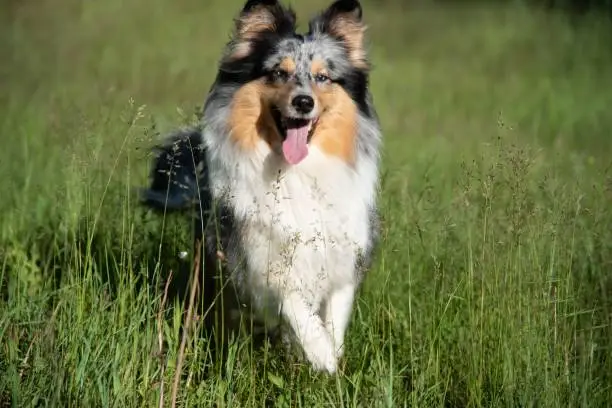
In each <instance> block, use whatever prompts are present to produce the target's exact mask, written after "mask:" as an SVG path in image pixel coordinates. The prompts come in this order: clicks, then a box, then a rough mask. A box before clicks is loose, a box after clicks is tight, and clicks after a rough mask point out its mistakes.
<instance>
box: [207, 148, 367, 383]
mask: <svg viewBox="0 0 612 408" xmlns="http://www.w3.org/2000/svg"><path fill="white" fill-rule="evenodd" d="M262 143H263V142H262ZM217 146H218V145H217ZM236 154H237V153H236V152H235V150H233V149H227V150H226V149H219V150H217V151H213V152H211V155H210V161H209V167H210V168H209V171H210V172H211V173H210V175H211V177H210V179H211V184H212V187H213V194H214V195H215V196H217V197H221V196H223V197H224V199H225V200H226V202H227V203H228V204H229V207H230V209H231V211H232V214H233V216H234V218H235V220H236V225H237V226H239V228H240V229H241V231H240V233H239V235H240V240H241V246H242V248H243V252H244V254H245V256H246V259H245V260H244V261H245V265H246V268H244V270H239V271H236V272H235V273H236V274H238V276H237V279H236V281H237V283H238V284H239V285H240V286H241V287H239V288H238V289H239V290H240V291H241V292H246V294H247V295H248V297H249V299H250V302H251V306H252V307H253V308H254V310H255V311H256V312H258V313H260V314H265V315H266V319H268V320H269V322H270V323H272V324H275V320H276V319H275V317H278V316H282V317H284V318H285V319H286V320H289V323H290V326H291V327H292V328H293V330H294V332H295V331H299V330H303V331H307V332H308V334H301V335H300V334H298V333H296V335H297V337H298V340H299V341H300V343H301V344H302V346H303V347H304V350H305V352H306V354H307V356H308V357H309V359H310V360H311V362H313V364H314V365H315V366H318V367H319V368H324V369H327V370H328V371H334V370H335V364H336V358H337V357H338V356H339V355H340V354H341V353H342V342H343V336H344V330H345V329H346V325H347V323H348V319H349V316H350V312H351V309H352V302H353V296H354V292H355V288H356V286H357V285H358V282H357V279H358V277H357V272H356V270H357V269H356V264H357V262H358V257H359V256H360V255H361V253H362V251H363V250H364V248H365V247H366V245H367V243H368V240H369V239H370V237H369V234H370V229H369V216H368V211H369V206H370V205H371V204H372V201H373V196H374V183H373V181H374V179H375V176H370V175H364V174H360V172H359V171H358V170H356V169H355V168H353V167H352V166H350V165H349V164H347V163H345V162H343V161H341V160H339V159H337V158H334V157H331V156H327V155H325V154H324V153H322V152H320V151H319V150H318V149H317V148H316V147H311V148H310V152H309V155H308V156H307V157H306V159H304V160H303V161H302V162H301V163H300V164H298V165H296V166H288V165H287V164H285V163H284V162H283V160H282V158H281V157H280V156H279V155H276V154H274V153H272V152H271V151H270V150H269V148H268V147H267V145H261V146H259V148H258V149H257V150H256V151H255V152H254V153H253V154H254V157H250V159H251V160H249V158H245V157H242V158H238V157H236V156H235V155H236ZM373 166H374V167H373V168H372V169H369V168H368V169H367V170H374V173H375V165H374V164H373ZM366 167H367V166H366ZM361 170H362V172H363V170H364V168H362V169H361ZM283 308H285V309H289V310H283ZM287 313H292V314H293V317H291V316H288V315H287ZM313 314H314V315H317V316H311V315H313ZM312 318H314V319H315V321H310V320H311V319H312ZM292 319H294V320H293V323H292ZM317 319H318V323H317V321H316V320H317ZM273 322H274V323H273ZM321 322H325V323H324V324H323V325H322V324H321ZM333 325H337V326H338V327H337V328H333ZM322 330H323V331H322ZM327 343H329V344H327ZM326 344H327V345H326Z"/></svg>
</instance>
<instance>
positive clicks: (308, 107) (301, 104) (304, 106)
mask: <svg viewBox="0 0 612 408" xmlns="http://www.w3.org/2000/svg"><path fill="white" fill-rule="evenodd" d="M291 104H292V105H293V107H294V108H295V110H297V111H298V112H299V113H310V112H311V111H312V109H313V108H314V104H315V103H314V99H312V96H308V95H298V96H296V97H295V98H293V100H292V101H291Z"/></svg>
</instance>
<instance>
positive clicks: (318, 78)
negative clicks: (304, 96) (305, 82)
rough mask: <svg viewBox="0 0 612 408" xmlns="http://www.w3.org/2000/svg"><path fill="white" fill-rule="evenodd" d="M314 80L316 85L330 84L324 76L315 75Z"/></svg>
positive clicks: (328, 78) (329, 80)
mask: <svg viewBox="0 0 612 408" xmlns="http://www.w3.org/2000/svg"><path fill="white" fill-rule="evenodd" d="M314 80H315V82H316V83H319V84H326V83H329V82H331V78H330V77H328V76H327V75H324V74H317V75H315V77H314Z"/></svg>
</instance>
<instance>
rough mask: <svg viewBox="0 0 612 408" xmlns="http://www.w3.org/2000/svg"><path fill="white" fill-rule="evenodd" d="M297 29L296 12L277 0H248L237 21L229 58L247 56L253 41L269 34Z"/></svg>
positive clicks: (285, 32)
mask: <svg viewBox="0 0 612 408" xmlns="http://www.w3.org/2000/svg"><path fill="white" fill-rule="evenodd" d="M294 30H295V13H294V12H293V10H291V9H287V8H285V7H283V6H282V5H281V4H280V3H279V2H278V1H277V0H248V1H247V2H246V3H245V5H244V7H243V8H242V12H241V13H240V15H239V16H238V18H237V19H236V21H235V29H234V35H233V38H232V44H231V47H230V50H229V55H228V58H229V59H232V60H235V59H240V58H243V57H245V56H247V55H248V54H249V53H250V52H251V51H252V46H253V43H254V42H256V41H257V40H259V39H261V38H263V37H264V36H265V35H268V34H278V35H283V34H289V33H292V32H293V31H294Z"/></svg>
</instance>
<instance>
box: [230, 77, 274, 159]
mask: <svg viewBox="0 0 612 408" xmlns="http://www.w3.org/2000/svg"><path fill="white" fill-rule="evenodd" d="M274 94H275V91H274V90H273V89H270V87H268V86H267V85H266V84H265V83H264V81H263V80H256V81H252V82H250V83H248V84H246V85H244V86H242V87H241V88H240V89H239V90H238V91H236V94H235V95H234V98H233V99H232V104H231V108H230V109H231V111H230V115H229V120H228V125H229V130H230V138H231V139H232V141H233V142H234V143H236V144H237V145H238V146H239V147H240V148H242V149H245V150H253V149H255V148H256V147H257V143H258V142H259V141H260V140H264V141H266V142H267V143H268V144H269V145H270V146H273V145H274V144H277V143H280V135H279V134H278V131H277V130H276V125H275V123H274V119H273V118H272V114H271V112H270V110H269V109H268V106H269V101H270V100H271V98H272V97H273V96H274Z"/></svg>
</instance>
